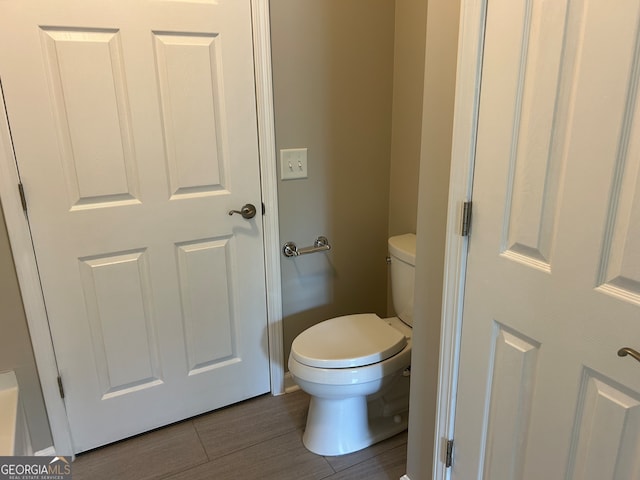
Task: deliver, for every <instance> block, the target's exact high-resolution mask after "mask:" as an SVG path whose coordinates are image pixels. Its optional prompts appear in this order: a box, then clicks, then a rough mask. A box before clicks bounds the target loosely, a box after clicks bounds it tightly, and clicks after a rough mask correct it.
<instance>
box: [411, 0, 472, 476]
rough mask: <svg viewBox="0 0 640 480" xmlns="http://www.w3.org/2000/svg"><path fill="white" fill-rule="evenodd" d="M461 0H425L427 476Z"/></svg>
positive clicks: (421, 371) (419, 470)
mask: <svg viewBox="0 0 640 480" xmlns="http://www.w3.org/2000/svg"><path fill="white" fill-rule="evenodd" d="M459 9H460V0H429V4H428V9H427V33H426V35H427V36H426V38H427V41H426V45H427V47H426V52H425V78H424V101H423V117H422V151H421V155H420V156H421V159H420V184H419V198H418V205H419V207H418V230H417V235H418V247H417V248H418V251H417V265H416V306H415V307H416V311H415V318H416V320H415V321H414V326H413V356H412V365H411V407H410V413H409V450H408V452H407V474H408V476H409V477H410V478H411V480H427V479H431V478H432V476H431V471H432V465H433V462H432V460H433V459H432V452H433V445H434V442H433V440H434V429H435V416H436V402H437V386H438V358H439V345H440V320H441V309H442V284H443V272H444V253H445V230H446V222H447V202H448V187H449V169H450V164H451V138H452V134H453V106H454V94H455V74H456V59H457V40H458V21H459Z"/></svg>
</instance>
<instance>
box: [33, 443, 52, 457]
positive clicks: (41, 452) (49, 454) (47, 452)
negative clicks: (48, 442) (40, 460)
mask: <svg viewBox="0 0 640 480" xmlns="http://www.w3.org/2000/svg"><path fill="white" fill-rule="evenodd" d="M33 455H34V456H36V457H55V456H56V449H55V448H54V447H53V445H52V446H50V447H47V448H45V449H44V450H38V451H37V452H36V453H34V454H33Z"/></svg>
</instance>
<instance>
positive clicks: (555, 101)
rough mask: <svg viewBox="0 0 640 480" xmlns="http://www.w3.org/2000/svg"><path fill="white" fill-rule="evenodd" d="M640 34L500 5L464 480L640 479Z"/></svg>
mask: <svg viewBox="0 0 640 480" xmlns="http://www.w3.org/2000/svg"><path fill="white" fill-rule="evenodd" d="M639 20H640V1H638V0H625V1H622V2H616V4H615V5H612V4H611V3H610V2H604V1H602V0H584V1H578V2H574V1H557V2H546V1H536V0H531V1H525V0H523V1H516V2H514V1H510V0H509V1H507V0H491V1H490V2H488V10H487V23H486V32H485V49H484V58H483V71H482V89H481V97H480V111H479V125H478V138H477V145H476V164H475V171H474V186H473V203H474V222H473V231H472V233H471V239H470V243H469V257H468V264H467V268H468V270H467V279H466V287H465V304H464V317H463V331H462V344H461V345H462V346H461V357H460V374H459V387H458V400H457V408H456V426H455V438H456V462H455V465H454V469H453V474H452V476H453V478H459V479H470V478H482V479H496V480H497V479H500V480H505V479H514V480H515V479H518V480H519V479H531V480H534V479H535V480H537V479H541V478H594V479H595V478H598V479H600V480H603V479H635V478H638V477H639V476H640V464H638V462H637V448H638V446H637V443H638V439H637V435H636V434H635V433H631V432H635V431H637V428H638V427H637V419H636V416H637V413H636V412H637V403H638V399H639V398H640V365H638V364H637V363H636V362H634V361H632V360H629V359H628V358H627V359H621V358H619V357H618V356H617V355H616V352H617V350H618V349H619V348H620V347H623V346H631V347H634V348H637V349H640V309H639V306H640V302H639V301H638V300H639V298H638V292H640V288H639V285H640V283H638V275H639V274H638V272H640V240H638V239H639V238H640V214H639V213H638V212H639V210H640V200H639V199H640V188H639V187H640V185H639V184H638V183H639V182H638V178H639V169H640V161H639V160H638V158H639V155H638V153H639V152H638V151H637V148H638V146H637V142H638V137H639V135H638V133H640V132H637V131H636V130H637V127H638V122H637V118H638V117H637V115H636V111H637V108H638V102H637V100H638V98H637V97H638V87H639V80H640V61H639V60H640V55H639V54H638V52H639V51H640V50H639V46H640V45H639V41H638V39H639V38H640V36H639V34H640V31H639V29H638V25H639V24H640V23H639Z"/></svg>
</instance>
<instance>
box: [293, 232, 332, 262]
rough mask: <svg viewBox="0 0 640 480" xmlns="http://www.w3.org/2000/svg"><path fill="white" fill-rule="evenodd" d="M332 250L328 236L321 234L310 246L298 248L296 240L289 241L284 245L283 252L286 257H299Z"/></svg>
mask: <svg viewBox="0 0 640 480" xmlns="http://www.w3.org/2000/svg"><path fill="white" fill-rule="evenodd" d="M328 250H331V245H329V240H328V239H327V237H325V236H322V235H320V236H319V237H318V238H316V241H315V242H313V245H312V246H310V247H303V248H298V246H297V245H296V244H295V243H294V242H287V243H285V244H284V246H283V247H282V253H283V254H284V256H285V257H298V256H300V255H306V254H308V253H316V252H326V251H328Z"/></svg>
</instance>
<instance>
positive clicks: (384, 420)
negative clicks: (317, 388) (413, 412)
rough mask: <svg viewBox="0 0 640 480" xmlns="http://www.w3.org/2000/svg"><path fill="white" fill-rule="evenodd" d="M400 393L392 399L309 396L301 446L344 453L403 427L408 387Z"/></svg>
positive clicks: (319, 451) (318, 451)
mask: <svg viewBox="0 0 640 480" xmlns="http://www.w3.org/2000/svg"><path fill="white" fill-rule="evenodd" d="M403 380H404V382H400V383H406V384H407V387H408V382H409V379H408V378H407V379H403ZM398 393H399V392H398ZM402 393H404V395H395V396H394V397H395V399H393V401H391V402H388V401H386V400H387V399H385V398H384V397H374V398H371V397H369V398H367V397H366V396H358V397H351V398H343V399H333V398H321V397H315V396H312V397H311V399H310V402H309V413H308V415H307V426H306V428H305V431H304V435H303V437H302V442H303V443H304V446H305V447H306V448H307V449H308V450H310V451H311V452H313V453H316V454H318V455H325V456H335V455H345V454H347V453H352V452H356V451H358V450H362V449H363V448H366V447H369V446H371V445H373V444H374V443H377V442H380V441H382V440H384V439H386V438H389V437H392V436H393V435H396V434H398V433H400V432H402V431H404V430H406V429H407V426H408V420H409V410H408V388H407V391H406V392H402ZM402 397H403V398H402ZM388 400H392V399H388Z"/></svg>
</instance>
